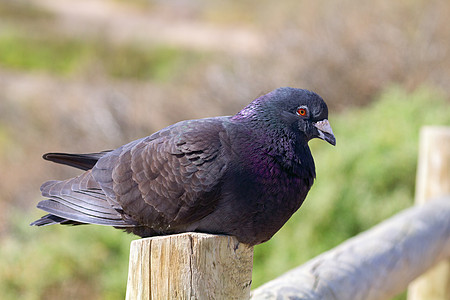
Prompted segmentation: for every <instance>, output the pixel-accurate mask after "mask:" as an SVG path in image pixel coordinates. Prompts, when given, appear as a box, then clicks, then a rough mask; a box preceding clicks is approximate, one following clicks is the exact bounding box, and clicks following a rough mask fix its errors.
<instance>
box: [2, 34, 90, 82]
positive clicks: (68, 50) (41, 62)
mask: <svg viewBox="0 0 450 300" xmlns="http://www.w3.org/2000/svg"><path fill="white" fill-rule="evenodd" d="M86 52H87V47H86V46H85V45H83V44H82V43H80V42H77V41H69V40H63V39H49V38H39V37H31V36H21V35H16V34H11V33H9V34H3V35H1V36H0V66H1V67H5V68H10V69H17V70H27V71H36V70H44V71H48V72H51V73H55V74H58V75H67V74H70V73H73V72H74V71H75V70H76V69H77V67H78V66H79V65H80V64H81V60H82V59H83V57H84V56H85V55H86Z"/></svg>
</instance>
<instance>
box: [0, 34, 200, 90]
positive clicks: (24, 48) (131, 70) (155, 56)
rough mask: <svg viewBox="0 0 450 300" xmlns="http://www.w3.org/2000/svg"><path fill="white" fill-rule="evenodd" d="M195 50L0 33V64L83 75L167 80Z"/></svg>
mask: <svg viewBox="0 0 450 300" xmlns="http://www.w3.org/2000/svg"><path fill="white" fill-rule="evenodd" d="M200 57H201V56H200V55H199V54H197V53H193V52H189V51H185V50H180V49H175V48H172V47H167V46H151V47H150V46H144V45H140V44H132V45H115V44H112V43H111V42H108V41H97V40H95V41H94V40H78V39H76V38H68V37H63V36H57V35H55V36H52V35H46V36H40V35H39V34H24V33H18V32H15V31H10V32H4V33H2V34H0V67H3V68H9V69H15V70H21V71H41V72H48V73H51V74H55V75H64V76H76V75H78V76H83V75H86V74H90V73H92V72H100V74H104V75H106V76H108V77H112V78H119V79H138V80H156V81H159V82H161V81H167V80H170V79H172V78H173V77H174V76H176V75H177V74H178V73H179V71H180V70H183V69H188V67H189V66H190V64H191V63H192V62H195V61H198V60H199V59H200Z"/></svg>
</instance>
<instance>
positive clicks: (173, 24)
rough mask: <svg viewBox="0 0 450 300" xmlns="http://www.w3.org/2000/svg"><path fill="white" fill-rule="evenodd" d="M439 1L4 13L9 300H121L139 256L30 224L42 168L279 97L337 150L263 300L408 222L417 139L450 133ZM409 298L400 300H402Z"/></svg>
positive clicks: (102, 231)
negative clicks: (290, 94) (322, 112)
mask: <svg viewBox="0 0 450 300" xmlns="http://www.w3.org/2000/svg"><path fill="white" fill-rule="evenodd" d="M449 16H450V2H449V1H447V0H416V1H409V0H398V1H390V0H378V1H369V0H362V1H356V0H342V1H333V0H318V1H306V0H305V1H303V0H284V1H266V0H248V1H238V0H232V1H231V0H227V1H225V0H220V1H219V0H173V1H162V0H159V1H157V0H155V1H149V0H128V1H125V0H77V1H75V0H72V1H70V0H0V266H1V267H0V290H1V291H2V299H61V298H65V299H123V298H124V296H125V288H126V282H127V272H128V254H129V243H130V241H131V240H133V239H135V238H136V237H133V236H130V235H126V234H124V233H122V232H120V231H118V230H114V229H112V228H104V227H100V226H86V227H83V226H79V227H62V226H53V227H45V228H36V227H29V226H28V224H29V223H30V222H32V221H33V220H35V219H36V218H38V217H40V216H41V215H42V214H43V213H42V212H40V211H38V210H37V209H36V208H35V205H36V204H37V202H38V201H39V200H41V196H40V193H39V187H40V184H41V183H42V182H44V181H46V180H49V179H65V178H67V177H69V176H76V175H77V174H79V172H78V171H77V170H74V169H71V168H68V167H64V166H57V165H55V164H52V163H48V162H44V161H43V160H42V159H41V155H42V154H43V153H45V152H56V151H58V152H75V153H76V152H81V153H88V152H97V151H100V150H107V149H113V148H116V147H118V146H120V145H122V144H124V143H126V142H128V141H131V140H134V139H137V138H140V137H143V136H146V135H149V134H151V133H153V132H154V131H157V130H159V129H161V128H163V127H165V126H167V125H169V124H171V123H174V122H176V121H180V120H183V119H194V118H202V117H209V116H217V115H229V114H234V113H236V112H237V111H239V110H240V109H241V108H242V107H243V106H245V105H246V104H248V103H249V102H250V101H251V100H253V99H254V98H256V97H258V96H260V95H262V94H264V93H266V92H269V91H270V90H272V89H275V88H277V87H280V86H293V87H300V88H307V89H310V90H314V91H315V92H317V93H319V94H320V95H321V96H322V97H323V98H324V99H325V101H326V102H327V103H328V105H329V109H330V117H329V119H330V122H331V125H332V126H333V130H334V132H335V135H336V137H337V146H336V147H335V148H333V147H330V146H329V145H328V144H326V143H324V142H322V141H312V142H311V143H310V145H311V147H312V151H313V155H314V157H315V161H316V167H317V180H316V182H315V184H314V186H313V188H312V191H311V192H310V194H309V196H308V198H307V200H306V202H305V203H304V205H303V206H302V208H301V209H300V210H299V212H297V213H296V214H295V215H294V216H293V217H292V218H291V220H290V221H289V222H288V223H287V224H286V225H285V226H284V227H283V229H282V230H281V231H280V232H279V233H277V234H276V235H275V236H274V238H273V239H271V240H270V241H269V242H267V243H265V244H263V245H259V246H256V247H255V258H254V271H253V287H257V286H259V285H261V284H262V283H264V282H266V281H268V280H270V279H273V278H275V277H277V276H278V275H280V274H282V273H283V272H285V271H287V270H289V269H291V268H293V267H295V266H297V265H300V264H302V263H303V262H306V261H307V260H308V259H310V258H312V257H314V256H316V255H318V254H320V253H321V252H323V251H326V250H328V249H330V248H332V247H334V246H336V245H338V244H339V243H341V242H342V241H344V240H346V239H347V238H349V237H351V236H353V235H355V234H358V233H359V232H361V231H364V230H366V229H368V228H370V227H371V226H373V225H375V224H377V223H378V222H380V221H382V220H383V219H386V218H388V217H390V216H392V215H393V214H395V213H396V212H398V211H400V210H402V209H404V208H406V207H408V206H410V205H412V204H413V198H414V184H415V171H416V161H417V150H418V149H417V148H418V134H419V129H420V127H421V126H423V125H447V126H450V52H449V51H450V31H449V26H450V21H449V20H450V19H449ZM404 297H405V295H404V294H403V295H399V296H398V297H397V299H404Z"/></svg>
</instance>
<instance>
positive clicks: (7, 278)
mask: <svg viewBox="0 0 450 300" xmlns="http://www.w3.org/2000/svg"><path fill="white" fill-rule="evenodd" d="M330 122H331V125H332V126H333V129H334V132H335V134H336V137H337V146H336V147H335V148H333V147H331V146H330V145H328V144H326V143H325V142H323V141H319V140H318V141H313V142H311V147H312V151H313V154H314V157H315V160H316V166H317V180H316V182H315V184H314V186H313V188H312V190H311V192H310V195H309V196H308V198H307V200H306V202H305V204H304V205H303V207H302V208H301V209H300V211H299V212H297V213H296V214H295V215H294V216H293V217H292V218H291V219H290V220H289V222H288V223H287V224H286V225H285V226H284V227H283V228H282V230H281V231H280V232H279V233H277V234H276V235H275V236H274V238H273V239H272V240H270V241H269V242H267V243H265V244H263V245H260V246H256V247H255V258H254V271H253V288H255V287H257V286H259V285H261V284H262V283H264V282H266V281H268V280H270V279H273V278H275V277H276V276H278V275H280V274H282V273H283V272H285V271H287V270H288V269H291V268H293V267H296V266H298V265H300V264H302V263H304V262H305V261H307V260H308V259H310V258H312V257H314V256H316V255H318V254H320V253H321V252H323V251H325V250H328V249H330V248H332V247H334V246H336V245H338V244H339V243H341V242H343V241H344V240H346V239H347V238H349V237H351V236H353V235H355V234H357V233H359V232H361V231H363V230H366V229H368V228H370V227H371V226H373V225H375V224H376V223H378V222H380V221H382V220H383V219H385V218H388V217H390V216H392V215H393V214H395V213H396V212H398V211H400V210H402V209H404V208H406V207H408V206H410V205H412V203H413V194H414V181H415V171H416V160H417V151H418V135H419V130H420V127H421V126H423V125H447V126H449V125H450V105H449V102H448V101H446V100H444V99H443V98H442V97H441V96H440V95H439V94H437V93H435V92H433V91H431V90H429V89H426V88H422V89H418V90H416V91H415V92H413V93H407V92H405V91H403V90H401V89H398V88H392V89H389V90H387V91H386V92H385V93H384V94H383V95H382V96H381V97H380V99H379V100H378V101H376V102H374V103H373V105H371V106H370V107H366V108H360V109H352V110H349V111H347V112H345V113H342V114H340V115H336V114H334V113H333V112H330ZM36 217H38V212H37V211H35V212H34V215H33V216H29V215H24V213H18V212H16V213H13V214H12V215H11V214H10V224H11V228H9V233H8V235H7V236H6V237H3V238H2V243H1V245H0V265H1V266H2V267H1V268H0V290H1V291H2V299H25V300H27V299H44V298H45V299H60V298H62V297H64V298H69V299H70V298H82V299H123V298H124V296H125V287H126V280H127V272H128V254H129V244H130V241H131V240H132V239H134V238H135V237H132V236H130V235H126V234H123V233H122V232H120V231H118V230H114V229H112V228H104V227H100V226H86V227H83V226H78V227H70V226H69V227H62V226H52V227H45V228H36V227H29V226H28V223H29V222H30V221H32V220H33V219H35V218H36ZM398 298H399V299H404V295H403V296H400V297H398Z"/></svg>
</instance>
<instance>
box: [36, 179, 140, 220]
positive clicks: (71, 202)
mask: <svg viewBox="0 0 450 300" xmlns="http://www.w3.org/2000/svg"><path fill="white" fill-rule="evenodd" d="M41 192H42V195H43V196H44V197H47V198H48V199H46V200H43V201H41V202H39V203H38V205H37V207H38V208H40V209H42V210H44V211H46V212H48V213H50V215H46V216H44V217H42V218H41V219H39V220H37V221H35V222H33V223H31V225H36V226H45V225H51V224H72V225H79V224H90V223H92V224H99V225H109V226H115V227H133V226H135V225H136V224H135V222H134V221H133V220H130V219H129V218H128V217H127V216H124V215H123V214H122V213H121V210H120V209H116V208H114V207H113V206H112V205H111V203H110V201H109V199H108V198H107V197H106V195H105V194H104V192H103V191H102V189H101V188H100V186H99V185H98V184H97V183H96V182H95V180H94V179H93V178H92V175H91V171H87V172H85V173H83V174H81V175H80V176H78V177H75V178H71V179H68V180H65V181H55V180H53V181H47V182H45V183H44V184H43V185H42V186H41Z"/></svg>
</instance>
